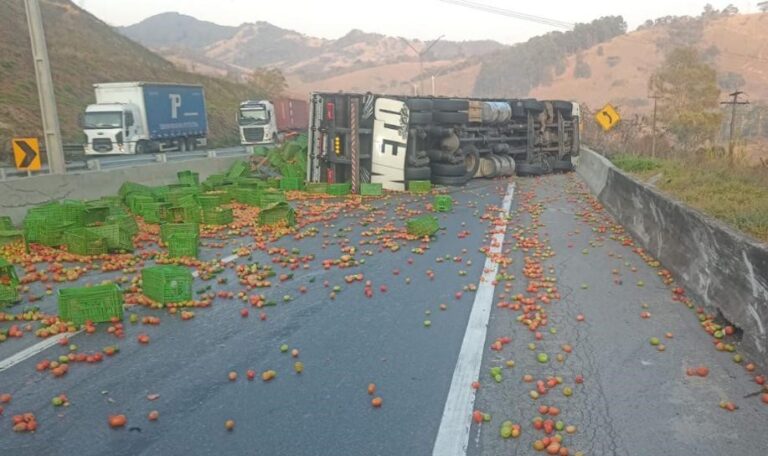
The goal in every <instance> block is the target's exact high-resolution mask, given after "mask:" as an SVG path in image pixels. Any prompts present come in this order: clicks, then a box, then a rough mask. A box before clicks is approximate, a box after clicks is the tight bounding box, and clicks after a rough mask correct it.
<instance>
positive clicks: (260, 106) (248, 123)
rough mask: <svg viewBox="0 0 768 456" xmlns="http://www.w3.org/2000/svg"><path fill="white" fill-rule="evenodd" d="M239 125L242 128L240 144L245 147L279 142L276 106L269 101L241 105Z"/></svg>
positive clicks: (249, 101)
mask: <svg viewBox="0 0 768 456" xmlns="http://www.w3.org/2000/svg"><path fill="white" fill-rule="evenodd" d="M237 124H238V126H239V127H240V144H242V145H244V146H246V145H255V144H269V143H274V142H277V141H276V139H277V134H278V131H277V123H276V120H275V105H274V104H272V102H270V101H268V100H259V101H253V100H248V101H244V102H242V103H240V110H239V111H238V113H237Z"/></svg>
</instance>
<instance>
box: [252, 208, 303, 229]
mask: <svg viewBox="0 0 768 456" xmlns="http://www.w3.org/2000/svg"><path fill="white" fill-rule="evenodd" d="M280 223H284V224H286V225H287V226H294V225H295V224H296V210H295V209H294V208H293V207H292V206H291V205H290V204H288V203H286V202H277V203H273V204H271V205H269V206H267V207H265V208H263V209H262V210H261V211H260V212H259V225H277V224H280Z"/></svg>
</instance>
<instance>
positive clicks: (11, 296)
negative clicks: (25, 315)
mask: <svg viewBox="0 0 768 456" xmlns="http://www.w3.org/2000/svg"><path fill="white" fill-rule="evenodd" d="M18 300H19V276H17V275H16V269H15V268H14V267H13V265H12V264H10V263H9V262H8V261H6V260H5V258H0V308H2V307H4V306H6V305H10V304H13V303H15V302H17V301H18Z"/></svg>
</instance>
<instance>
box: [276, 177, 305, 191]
mask: <svg viewBox="0 0 768 456" xmlns="http://www.w3.org/2000/svg"><path fill="white" fill-rule="evenodd" d="M303 188H304V180H303V179H302V178H300V177H285V176H283V178H282V179H280V190H301V189H303Z"/></svg>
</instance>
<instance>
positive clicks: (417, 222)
mask: <svg viewBox="0 0 768 456" xmlns="http://www.w3.org/2000/svg"><path fill="white" fill-rule="evenodd" d="M406 228H407V230H408V234H411V235H413V236H420V237H421V236H432V235H433V234H435V233H437V230H439V229H440V225H439V224H438V222H437V219H436V218H435V217H433V216H431V215H424V216H421V217H416V218H412V219H410V220H408V222H406Z"/></svg>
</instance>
